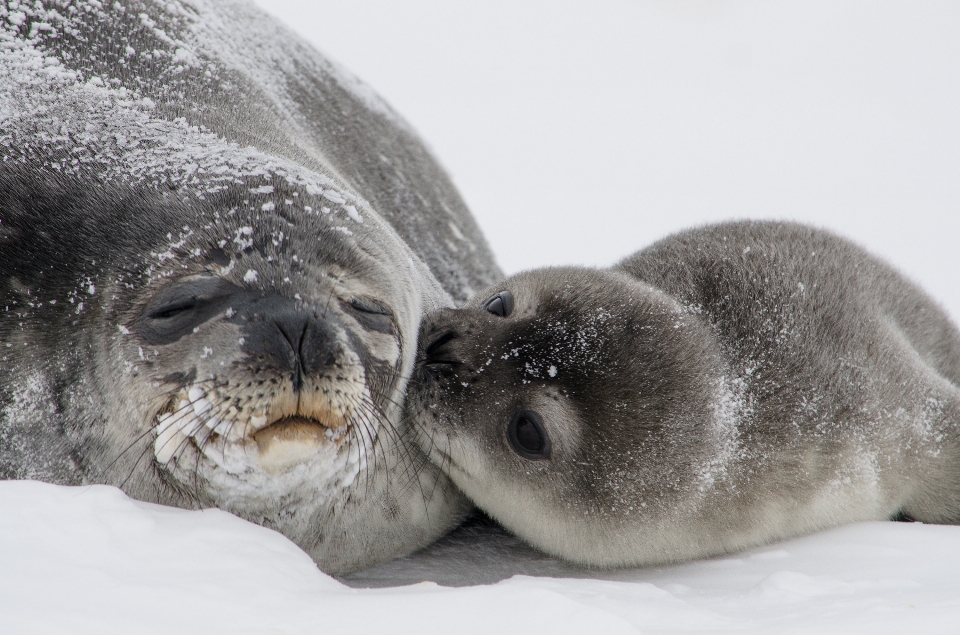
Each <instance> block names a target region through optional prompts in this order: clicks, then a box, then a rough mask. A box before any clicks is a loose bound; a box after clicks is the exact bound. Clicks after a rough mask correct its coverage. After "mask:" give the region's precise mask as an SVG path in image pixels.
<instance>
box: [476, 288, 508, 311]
mask: <svg viewBox="0 0 960 635" xmlns="http://www.w3.org/2000/svg"><path fill="white" fill-rule="evenodd" d="M480 308H482V309H483V310H484V311H489V312H490V313H493V314H494V315H499V316H500V317H507V316H508V315H510V314H511V313H513V294H512V293H510V292H509V291H501V292H500V293H498V294H496V295H493V296H490V297H489V298H487V299H486V300H484V302H483V304H481V305H480Z"/></svg>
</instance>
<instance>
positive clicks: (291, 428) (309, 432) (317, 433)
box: [154, 386, 352, 473]
mask: <svg viewBox="0 0 960 635" xmlns="http://www.w3.org/2000/svg"><path fill="white" fill-rule="evenodd" d="M287 405H288V407H287V408H286V409H284V408H283V407H282V405H280V404H274V406H273V407H266V408H264V409H262V410H260V411H259V412H257V413H255V414H250V413H249V412H245V411H244V409H243V408H239V407H237V406H236V405H235V404H233V403H231V402H230V401H229V400H223V399H220V398H218V397H216V396H214V395H208V393H207V391H206V390H204V389H203V388H200V387H198V386H191V387H189V388H187V389H184V390H182V391H180V392H179V393H178V394H177V395H176V396H175V397H174V398H173V399H171V400H170V401H169V403H168V404H167V406H166V407H165V408H164V409H163V410H162V411H161V412H160V413H159V414H158V416H157V425H156V428H155V432H156V440H155V442H154V454H155V455H156V458H157V461H158V462H159V463H161V464H163V465H166V464H168V463H169V462H170V461H171V460H177V459H179V457H181V456H182V455H183V453H184V451H186V450H187V449H188V448H193V449H194V450H196V451H199V452H200V453H201V454H203V455H205V456H207V457H208V458H210V459H212V460H214V461H215V462H216V463H223V461H224V460H226V458H227V455H228V454H231V453H232V448H239V449H241V450H242V455H243V456H245V457H247V458H248V460H250V461H251V462H252V461H253V460H256V462H257V463H259V467H261V468H262V469H264V470H266V471H268V472H272V473H276V472H280V471H284V470H287V469H290V468H291V467H293V466H295V465H298V464H300V463H304V462H307V461H309V460H311V459H312V458H314V457H315V456H317V454H318V453H319V452H320V451H321V450H322V449H323V448H327V447H330V446H331V445H334V446H339V445H340V443H342V442H343V440H344V439H345V438H346V437H347V431H348V429H349V427H350V415H351V414H352V413H351V412H348V411H343V412H341V411H335V410H333V409H331V408H330V407H329V406H327V407H325V408H324V407H320V406H319V404H310V403H308V404H301V403H299V402H296V401H295V402H293V403H292V404H287ZM285 410H286V411H285ZM291 410H292V411H294V412H290V411H291ZM254 448H255V450H254Z"/></svg>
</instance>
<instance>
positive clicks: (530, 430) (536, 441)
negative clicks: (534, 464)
mask: <svg viewBox="0 0 960 635" xmlns="http://www.w3.org/2000/svg"><path fill="white" fill-rule="evenodd" d="M507 440H508V441H510V445H511V446H512V447H513V449H514V451H515V452H516V453H517V454H519V455H520V456H522V457H523V458H525V459H531V460H533V461H536V460H540V459H549V458H550V437H549V436H548V435H547V430H546V428H544V427H543V420H542V419H541V418H540V415H539V414H537V413H536V412H534V411H533V410H521V411H520V412H518V413H517V414H515V415H513V419H511V420H510V424H509V425H508V426H507Z"/></svg>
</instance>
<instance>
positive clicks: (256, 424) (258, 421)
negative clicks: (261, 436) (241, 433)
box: [250, 415, 267, 430]
mask: <svg viewBox="0 0 960 635" xmlns="http://www.w3.org/2000/svg"><path fill="white" fill-rule="evenodd" d="M250 425H251V426H253V429H254V430H259V429H260V428H262V427H264V426H265V425H267V418H266V417H265V416H263V415H255V416H253V417H250Z"/></svg>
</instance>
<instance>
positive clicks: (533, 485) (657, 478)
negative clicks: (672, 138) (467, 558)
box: [409, 222, 960, 567]
mask: <svg viewBox="0 0 960 635" xmlns="http://www.w3.org/2000/svg"><path fill="white" fill-rule="evenodd" d="M422 328H423V337H422V342H423V343H422V348H423V350H422V352H421V356H420V359H419V362H418V366H419V368H418V373H417V380H416V386H415V387H414V388H412V389H411V396H410V397H409V399H410V402H409V404H410V406H411V408H412V409H413V410H415V411H416V412H417V413H418V414H417V419H418V427H419V431H420V434H419V438H420V443H421V445H422V447H423V448H424V450H425V451H427V452H429V453H430V455H431V457H432V459H433V460H434V461H435V462H436V463H437V465H439V466H441V467H442V468H443V469H444V470H445V471H446V472H447V473H449V474H450V476H451V478H452V479H453V481H454V482H455V483H456V484H457V485H458V486H459V487H460V488H461V489H462V490H463V491H464V492H465V493H466V494H467V495H468V496H470V497H471V498H472V499H473V500H474V501H475V502H476V503H477V505H478V506H479V507H481V508H483V509H484V510H486V511H487V512H488V513H489V514H490V515H492V516H493V517H494V518H496V519H497V520H499V521H500V522H501V523H503V525H504V526H505V527H507V528H508V529H510V530H512V531H513V532H515V533H516V534H518V535H519V536H520V537H521V538H524V539H525V540H527V541H529V542H530V543H531V544H532V545H534V546H536V547H539V548H540V549H542V550H544V551H546V552H548V553H551V554H554V555H556V556H559V557H562V558H566V559H569V560H572V561H575V562H578V563H582V564H587V565H593V566H600V567H620V566H634V565H647V564H653V563H663V562H672V561H680V560H686V559H690V558H697V557H702V556H710V555H715V554H721V553H726V552H731V551H736V550H739V549H743V548H746V547H750V546H754V545H760V544H763V543H769V542H771V541H775V540H779V539H781V538H785V537H788V536H795V535H798V534H803V533H807V532H811V531H815V530H819V529H824V528H827V527H832V526H835V525H839V524H841V523H849V522H854V521H861V520H878V519H889V518H891V517H895V516H898V515H903V516H909V517H912V518H915V519H918V520H922V521H924V522H931V523H955V522H957V521H958V520H960V440H958V433H960V333H958V332H957V329H956V328H955V327H954V326H953V324H951V323H950V320H949V319H948V318H947V316H946V315H945V314H944V312H943V311H942V310H941V309H940V308H939V307H938V306H937V305H936V304H935V303H934V302H933V301H932V300H931V299H930V298H929V297H928V296H927V295H925V294H924V292H923V291H922V290H920V289H919V288H918V287H917V286H916V285H914V284H912V283H910V282H909V281H907V280H906V279H904V277H903V276H901V275H899V274H898V273H897V272H895V271H894V270H892V269H891V268H890V267H889V266H888V265H886V264H885V263H883V262H882V261H880V260H879V259H877V258H875V257H873V256H871V255H870V254H868V253H866V252H865V251H863V250H862V249H860V248H859V247H857V246H855V245H853V244H851V243H850V242H847V241H846V240H843V239H841V238H838V237H837V236H834V235H832V234H829V233H826V232H824V231H819V230H816V229H812V228H810V227H805V226H801V225H794V224H787V223H774V222H741V223H730V224H722V225H717V226H712V227H706V228H702V229H696V230H692V231H687V232H684V233H680V234H677V235H674V236H671V237H669V238H666V239H665V240H662V241H661V242H658V243H656V244H654V245H653V246H651V247H649V248H647V249H645V250H643V251H640V252H639V253H637V254H635V255H633V256H631V257H629V258H627V259H625V260H623V261H622V262H620V263H619V264H617V265H616V266H614V267H612V268H610V269H606V270H596V269H581V268H555V269H544V270H539V271H531V272H527V273H521V274H519V275H517V276H515V277H512V278H509V279H507V280H506V281H505V282H503V283H501V284H498V285H497V286H495V287H492V288H490V289H488V290H487V291H486V292H484V293H483V294H481V296H479V297H478V299H477V300H474V301H471V302H469V303H468V304H467V305H466V306H465V307H464V308H462V309H460V310H453V309H441V310H440V311H439V312H438V313H436V314H434V315H432V316H430V317H429V318H428V319H427V320H425V322H424V325H423V327H422Z"/></svg>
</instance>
